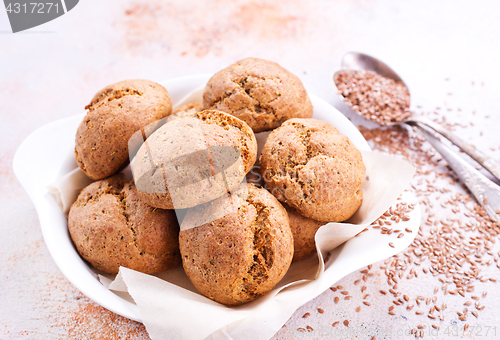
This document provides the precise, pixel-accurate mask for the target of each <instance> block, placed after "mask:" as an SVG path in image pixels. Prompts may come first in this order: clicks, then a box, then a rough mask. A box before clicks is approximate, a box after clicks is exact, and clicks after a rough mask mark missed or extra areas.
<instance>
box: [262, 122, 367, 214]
mask: <svg viewBox="0 0 500 340" xmlns="http://www.w3.org/2000/svg"><path fill="white" fill-rule="evenodd" d="M260 166H261V175H262V177H263V178H264V181H265V183H266V186H267V187H268V188H269V190H270V191H271V193H272V194H273V195H275V196H276V197H277V198H278V200H280V201H282V202H285V203H287V204H288V205H290V206H292V207H293V208H295V209H296V210H297V211H298V212H299V213H300V214H301V215H303V216H305V217H308V218H312V219H315V220H317V221H324V222H341V221H345V220H347V219H348V218H349V217H351V216H352V215H353V214H354V213H355V212H356V210H357V209H358V208H359V206H360V205H361V202H362V199H363V193H362V186H363V180H364V177H365V172H366V169H365V165H364V163H363V159H362V157H361V153H360V152H359V150H358V149H357V148H356V147H355V146H354V145H353V144H352V143H351V142H350V141H349V139H348V138H347V137H346V136H344V135H342V134H341V133H339V132H338V131H337V129H336V128H335V127H333V126H332V125H331V124H328V123H327V122H324V121H320V120H316V119H299V118H295V119H290V120H288V121H286V122H285V123H283V125H282V126H281V127H279V128H277V129H276V130H274V131H273V132H271V134H270V135H269V137H268V138H267V140H266V144H265V145H264V148H263V150H262V154H261V157H260Z"/></svg>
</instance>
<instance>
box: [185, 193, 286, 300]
mask: <svg viewBox="0 0 500 340" xmlns="http://www.w3.org/2000/svg"><path fill="white" fill-rule="evenodd" d="M232 198H233V200H232V202H233V203H237V206H239V207H238V208H235V209H234V210H233V211H232V212H231V213H229V214H226V215H225V216H224V217H221V218H218V219H216V220H214V221H212V222H207V223H204V224H202V225H199V226H196V227H192V226H194V225H197V224H198V223H197V221H200V220H205V219H206V217H207V216H209V215H211V214H213V212H214V211H218V210H219V209H221V208H224V209H225V208H230V207H229V205H228V204H229V202H230V201H229V200H228V199H225V198H221V199H218V200H216V201H213V202H210V203H207V204H205V205H202V206H198V207H196V208H194V209H192V210H190V211H189V212H188V213H187V215H186V217H185V219H184V221H183V230H182V231H181V232H180V235H179V246H180V250H181V254H182V260H183V266H184V270H185V271H186V274H187V276H188V277H189V279H190V280H191V282H192V283H193V284H194V286H195V287H196V288H197V289H198V291H199V292H200V293H201V294H203V295H204V296H206V297H208V298H210V299H213V300H215V301H217V302H219V303H222V304H226V305H240V304H243V303H245V302H249V301H252V300H254V299H256V298H257V297H259V296H261V295H263V294H265V293H267V292H268V291H270V290H271V289H272V288H273V287H274V286H275V285H276V284H277V283H278V282H279V281H280V280H281V278H282V277H283V276H284V275H285V273H286V272H287V270H288V268H289V266H290V263H291V261H292V257H293V236H292V232H291V230H290V227H289V224H288V216H287V214H286V211H285V209H284V208H283V206H281V204H280V203H279V202H278V201H277V200H276V198H274V197H273V196H272V195H271V194H270V193H269V192H268V191H267V190H265V189H261V188H256V187H255V186H253V185H251V184H242V185H241V186H240V187H238V190H236V191H235V192H234V193H233V195H232ZM185 225H188V226H189V225H191V228H190V229H187V230H184V227H185Z"/></svg>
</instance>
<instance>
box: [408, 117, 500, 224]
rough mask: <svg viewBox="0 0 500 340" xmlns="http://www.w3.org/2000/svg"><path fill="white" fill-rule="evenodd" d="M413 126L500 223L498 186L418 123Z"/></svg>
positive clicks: (499, 187)
mask: <svg viewBox="0 0 500 340" xmlns="http://www.w3.org/2000/svg"><path fill="white" fill-rule="evenodd" d="M414 126H415V127H417V128H418V130H419V131H420V132H421V133H422V135H423V136H424V137H425V138H426V139H427V141H428V142H429V143H431V144H432V146H433V147H434V148H435V149H436V150H437V151H438V152H439V153H440V154H441V155H442V156H443V158H444V159H446V161H447V162H448V164H449V165H450V167H451V168H452V169H453V170H454V171H455V172H456V174H457V175H458V177H459V178H460V179H461V180H462V181H463V183H464V184H465V185H466V186H467V188H468V189H469V190H470V191H471V192H472V194H473V195H474V197H475V198H476V200H477V201H478V203H479V204H480V205H481V206H483V207H484V209H485V210H486V212H487V213H488V216H489V217H490V218H491V219H492V220H493V221H495V222H496V223H498V224H500V186H498V185H496V184H495V183H493V182H492V181H490V180H489V179H488V178H487V177H486V176H484V175H483V174H481V173H480V172H479V171H477V170H476V169H474V167H473V166H471V165H470V164H469V163H467V162H466V161H465V160H464V159H463V158H462V157H460V156H459V155H457V154H456V153H455V152H453V151H452V150H451V149H450V148H449V147H447V146H446V145H444V144H443V143H441V142H440V141H439V140H438V139H437V138H436V137H434V136H433V135H432V134H431V133H430V132H429V131H427V129H426V128H424V127H423V126H422V125H421V124H420V123H416V124H414Z"/></svg>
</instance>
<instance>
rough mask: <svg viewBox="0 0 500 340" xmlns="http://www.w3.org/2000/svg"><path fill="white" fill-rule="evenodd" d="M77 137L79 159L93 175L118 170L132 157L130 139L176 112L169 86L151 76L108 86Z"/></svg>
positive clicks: (98, 176)
mask: <svg viewBox="0 0 500 340" xmlns="http://www.w3.org/2000/svg"><path fill="white" fill-rule="evenodd" d="M85 109H87V110H88V112H87V115H86V116H85V118H83V121H82V122H81V124H80V126H79V127H78V130H77V132H76V139H75V159H76V162H77V163H78V166H79V167H80V169H82V171H83V172H84V173H85V174H86V175H87V176H88V177H90V178H91V179H93V180H99V179H103V178H106V177H108V176H111V175H113V174H114V173H116V172H117V171H118V170H119V169H120V168H121V166H122V165H124V164H125V163H127V161H128V160H129V153H128V141H129V138H130V137H132V135H133V134H134V133H135V132H136V131H138V130H139V129H141V128H142V127H144V126H146V125H148V124H150V123H152V122H154V121H156V120H158V119H161V118H163V117H166V116H168V115H170V114H171V113H172V101H171V100H170V96H169V94H168V92H167V90H166V89H165V88H164V87H163V86H161V85H159V84H157V83H154V82H152V81H149V80H125V81H121V82H119V83H116V84H112V85H109V86H106V87H105V88H104V89H102V90H101V91H99V92H98V93H97V94H96V95H95V96H94V98H93V99H92V101H91V102H90V104H89V105H87V106H86V107H85Z"/></svg>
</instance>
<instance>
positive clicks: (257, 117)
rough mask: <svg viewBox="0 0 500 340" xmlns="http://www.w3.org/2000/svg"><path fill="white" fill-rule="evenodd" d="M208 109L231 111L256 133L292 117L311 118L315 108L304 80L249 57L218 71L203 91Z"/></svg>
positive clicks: (204, 101)
mask: <svg viewBox="0 0 500 340" xmlns="http://www.w3.org/2000/svg"><path fill="white" fill-rule="evenodd" d="M203 105H204V107H205V108H206V109H212V110H219V111H223V112H227V113H229V114H231V115H233V116H235V117H238V118H239V119H241V120H243V121H244V122H245V123H247V124H248V125H249V126H250V127H251V128H252V130H253V131H254V132H256V133H257V132H262V131H268V130H272V129H274V128H277V127H278V126H280V125H281V124H282V123H283V122H284V121H285V120H287V119H290V118H310V117H312V114H313V107H312V104H311V101H310V100H309V97H308V95H307V92H306V90H305V88H304V86H303V85H302V82H301V81H300V79H299V78H298V77H297V76H295V75H293V74H292V73H290V72H288V71H287V70H285V69H284V68H283V67H281V66H280V65H278V64H277V63H274V62H272V61H268V60H263V59H256V58H247V59H243V60H240V61H238V62H237V63H235V64H233V65H231V66H229V67H227V68H225V69H223V70H221V71H219V72H217V73H216V74H215V75H214V76H213V77H212V78H211V79H210V80H209V81H208V83H207V86H206V87H205V90H204V92H203Z"/></svg>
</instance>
